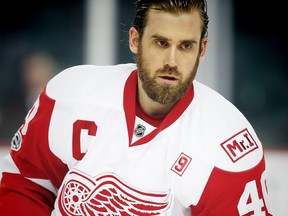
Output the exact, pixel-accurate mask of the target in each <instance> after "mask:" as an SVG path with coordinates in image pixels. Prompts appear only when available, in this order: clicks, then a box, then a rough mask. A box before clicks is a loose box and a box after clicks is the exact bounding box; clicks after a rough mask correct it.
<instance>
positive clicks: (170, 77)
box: [159, 75, 178, 81]
mask: <svg viewBox="0 0 288 216" xmlns="http://www.w3.org/2000/svg"><path fill="white" fill-rule="evenodd" d="M159 77H160V78H161V79H165V80H169V81H175V80H178V78H177V77H175V76H169V75H164V76H159Z"/></svg>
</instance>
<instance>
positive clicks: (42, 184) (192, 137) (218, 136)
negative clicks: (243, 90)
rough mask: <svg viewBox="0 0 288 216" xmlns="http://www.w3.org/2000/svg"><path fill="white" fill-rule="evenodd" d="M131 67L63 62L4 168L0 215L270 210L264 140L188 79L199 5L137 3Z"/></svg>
mask: <svg viewBox="0 0 288 216" xmlns="http://www.w3.org/2000/svg"><path fill="white" fill-rule="evenodd" d="M136 9H137V13H136V18H135V22H134V25H133V26H132V27H131V29H130V31H129V46H130V49H131V51H132V52H133V53H134V54H135V56H136V64H132V63H131V64H121V65H114V66H112V65H111V66H92V65H83V66H75V67H72V68H68V69H66V70H64V71H63V72H61V73H59V74H58V75H56V76H55V77H54V78H53V79H52V80H51V81H50V82H49V83H48V84H47V86H46V87H45V89H44V90H43V92H42V93H41V94H40V96H39V98H38V99H37V101H36V102H35V104H34V105H33V107H32V108H31V110H30V111H29V113H28V114H27V116H26V118H25V121H24V124H23V125H22V126H21V127H20V129H19V130H18V131H17V133H16V134H15V136H14V138H13V140H12V145H11V152H10V154H9V155H8V156H7V157H6V158H5V160H4V163H3V165H2V169H3V173H2V175H3V178H2V181H1V187H0V215H3V216H4V215H5V216H6V215H7V216H9V215H17V216H18V215H31V214H32V215H79V216H80V215H105V216H108V215H111V216H112V215H121V216H127V215H140V216H145V215H170V216H184V215H185V216H186V215H193V216H208V215H209V216H210V215H217V216H220V215H221V216H225V215H227V216H236V215H241V216H248V215H250V216H251V215H255V216H267V215H272V213H271V207H270V205H269V196H268V189H267V185H266V177H265V173H266V168H265V158H264V153H263V147H262V145H261V141H260V140H259V139H258V137H257V135H256V133H255V131H254V129H253V128H252V126H251V125H250V123H249V122H248V121H247V119H246V118H245V117H244V116H243V115H242V114H241V112H239V110H238V109H237V108H236V107H235V106H234V105H232V104H231V103H230V102H229V101H227V100H226V99H224V98H223V97H222V96H221V95H219V94H218V93H217V92H215V91H214V90H212V89H210V88H209V87H207V86H205V85H203V84H201V83H199V82H198V81H196V80H195V79H194V78H195V75H196V72H197V69H198V65H199V63H200V62H201V60H202V59H203V57H204V55H205V51H206V47H207V42H208V39H207V27H208V16H207V10H206V2H205V0H155V1H152V0H138V1H136Z"/></svg>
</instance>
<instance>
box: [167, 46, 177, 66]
mask: <svg viewBox="0 0 288 216" xmlns="http://www.w3.org/2000/svg"><path fill="white" fill-rule="evenodd" d="M177 64H178V61H177V49H176V47H170V48H169V49H168V50H167V55H166V59H165V62H164V65H169V66H170V67H171V68H174V67H177Z"/></svg>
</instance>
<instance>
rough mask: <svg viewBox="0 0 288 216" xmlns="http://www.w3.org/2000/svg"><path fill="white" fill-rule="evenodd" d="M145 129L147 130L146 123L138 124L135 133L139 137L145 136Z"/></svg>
mask: <svg viewBox="0 0 288 216" xmlns="http://www.w3.org/2000/svg"><path fill="white" fill-rule="evenodd" d="M145 130H146V127H145V126H144V125H141V124H138V125H137V127H136V128H135V130H134V134H135V136H137V137H143V136H144V133H145Z"/></svg>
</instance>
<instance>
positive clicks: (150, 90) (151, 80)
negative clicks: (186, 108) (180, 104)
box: [136, 45, 200, 105]
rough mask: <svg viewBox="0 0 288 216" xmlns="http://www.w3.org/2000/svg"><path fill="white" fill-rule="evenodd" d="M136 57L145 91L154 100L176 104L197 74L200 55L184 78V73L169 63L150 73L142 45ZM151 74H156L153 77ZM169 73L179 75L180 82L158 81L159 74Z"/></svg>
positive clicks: (163, 103) (164, 103)
mask: <svg viewBox="0 0 288 216" xmlns="http://www.w3.org/2000/svg"><path fill="white" fill-rule="evenodd" d="M199 53H200V52H199ZM136 59H137V67H138V74H139V78H140V80H141V81H142V87H143V89H144V91H145V92H146V94H147V95H148V97H149V98H150V99H152V100H153V101H155V102H158V103H160V104H162V105H166V104H174V103H176V102H177V101H178V100H180V99H181V98H182V97H184V95H185V94H186V92H187V91H188V89H189V88H190V86H191V84H192V81H193V80H194V78H195V76H196V72H197V70H198V66H199V61H200V60H199V59H200V56H199V55H198V56H197V59H196V62H195V65H194V67H193V69H192V70H191V71H190V73H189V76H188V77H187V78H186V79H184V80H183V75H182V73H181V72H179V71H178V70H177V67H170V66H169V65H164V66H163V68H161V69H158V70H157V71H156V72H155V73H150V71H149V69H147V68H148V67H147V64H148V63H147V62H145V59H144V58H143V55H142V47H141V45H139V48H138V53H137V55H136ZM150 74H154V75H153V76H152V77H151V76H150ZM167 74H169V75H175V76H177V77H178V78H179V79H178V83H177V84H176V85H172V84H168V83H159V82H157V81H156V78H157V77H158V76H159V75H160V76H161V75H162V76H163V75H164V76H165V75H167Z"/></svg>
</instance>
